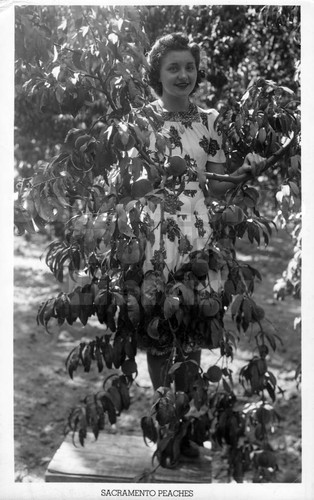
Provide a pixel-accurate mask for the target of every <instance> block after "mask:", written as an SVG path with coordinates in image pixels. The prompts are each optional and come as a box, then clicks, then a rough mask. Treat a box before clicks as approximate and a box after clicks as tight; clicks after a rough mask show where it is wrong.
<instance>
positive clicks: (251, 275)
mask: <svg viewBox="0 0 314 500" xmlns="http://www.w3.org/2000/svg"><path fill="white" fill-rule="evenodd" d="M54 14H55V8H53V7H43V8H37V7H36V8H35V7H19V8H17V9H16V59H17V84H18V85H19V91H20V94H19V96H18V98H19V97H20V96H21V94H22V95H23V96H24V99H25V96H26V98H28V99H29V100H31V101H32V103H33V105H34V106H35V107H37V108H38V113H39V115H40V114H42V113H48V116H50V117H51V116H54V117H55V120H56V122H55V123H56V124H58V123H59V122H60V130H59V131H58V133H59V134H60V133H61V131H63V130H64V133H63V137H62V141H59V142H58V141H57V144H56V145H54V155H53V156H52V157H49V155H48V156H47V157H46V156H45V155H44V154H43V159H42V161H40V160H38V157H36V162H35V171H34V174H33V175H31V176H30V177H25V176H21V177H20V178H19V179H18V180H17V182H16V193H17V196H16V202H15V207H14V213H15V228H16V232H17V233H18V234H19V235H23V234H25V233H30V234H31V233H32V232H34V231H38V230H45V228H47V227H48V226H52V225H56V224H57V223H59V224H60V223H61V224H62V228H63V230H62V234H61V236H59V237H58V238H56V239H55V240H54V241H52V242H51V243H50V244H49V245H48V248H47V250H46V256H45V261H46V264H47V266H48V267H49V269H50V271H51V272H52V273H53V275H54V276H55V278H56V279H57V280H58V281H60V282H62V281H63V280H64V279H66V278H67V277H68V276H70V277H71V278H72V280H73V281H74V286H73V288H71V289H70V290H69V291H68V292H60V293H59V294H58V295H57V296H56V297H46V298H44V300H43V302H42V304H41V305H40V306H39V310H38V314H37V322H38V324H40V325H42V326H43V327H44V328H45V329H46V330H47V331H48V332H49V324H50V322H53V321H55V322H57V323H58V324H59V325H62V324H64V323H65V324H66V323H68V324H69V325H72V324H74V323H75V322H80V323H81V324H82V325H84V326H86V325H88V322H89V321H90V319H91V318H96V319H97V320H98V322H99V324H100V328H101V330H103V332H102V335H100V336H97V337H96V338H94V339H91V340H89V341H87V340H85V341H82V342H80V343H79V344H78V345H77V346H76V347H75V348H74V349H73V350H72V351H71V352H70V353H69V354H68V356H67V359H66V369H67V372H68V374H69V376H70V377H71V378H72V377H73V376H74V374H75V372H76V371H77V370H83V371H84V372H89V371H90V369H91V366H92V365H95V366H96V367H97V369H98V371H99V374H100V376H102V375H104V383H103V390H101V391H100V392H98V393H96V394H93V395H89V396H86V397H85V399H84V400H83V402H82V403H81V404H78V405H77V406H76V407H75V408H74V409H73V410H72V411H71V412H70V414H69V418H68V430H69V431H70V432H73V436H76V435H78V438H79V442H80V443H81V444H82V445H84V441H85V438H86V436H87V431H88V429H91V430H92V432H93V433H94V435H95V437H96V438H97V436H98V434H99V431H101V430H103V429H104V428H105V426H106V425H107V424H108V422H109V423H111V424H113V423H115V422H116V419H117V416H118V415H119V414H120V413H121V412H122V411H125V410H127V409H128V408H129V407H130V403H131V398H130V392H129V390H130V387H131V385H132V384H133V383H134V380H135V379H136V376H137V371H138V369H137V361H136V356H137V352H138V348H139V346H140V347H143V343H144V344H145V342H148V343H149V344H150V345H154V343H156V342H158V343H164V345H166V346H167V347H169V349H170V354H169V362H168V366H167V370H166V371H165V372H164V373H163V377H164V385H163V386H162V387H160V388H159V389H158V390H157V391H156V393H155V395H154V402H153V406H152V408H151V413H150V414H149V415H143V416H142V420H141V427H142V431H143V436H144V439H145V441H146V442H149V441H152V442H154V443H156V448H155V452H154V459H156V460H157V463H158V464H159V465H161V466H163V467H175V466H176V465H177V463H178V461H179V457H180V443H181V441H182V439H183V438H184V437H188V438H189V439H191V440H192V441H194V442H196V443H197V444H198V445H200V446H202V445H203V443H204V442H205V441H208V440H211V441H212V442H215V443H216V444H217V445H218V446H223V445H226V447H227V449H228V461H229V472H230V476H231V477H233V478H234V479H235V480H236V481H239V482H241V481H242V480H243V477H244V474H245V473H246V472H247V471H248V470H250V469H252V468H253V469H254V471H255V476H254V477H255V480H256V481H262V480H265V478H266V479H267V478H268V479H269V476H267V471H269V469H271V470H273V471H275V470H276V468H277V463H276V456H275V454H274V452H273V451H272V450H271V447H270V445H269V436H270V435H271V433H272V432H273V429H274V428H275V427H276V424H277V423H278V418H279V416H278V414H277V412H276V410H275V408H274V403H275V401H276V398H277V395H278V393H280V392H281V391H282V390H281V388H280V387H278V385H277V380H276V377H275V375H274V374H273V373H272V372H271V370H270V369H269V360H270V357H271V352H272V351H275V350H276V348H277V345H278V342H281V339H280V337H279V336H278V334H277V333H276V331H275V329H274V328H272V327H271V325H270V324H269V322H268V321H267V319H266V318H265V312H264V309H263V307H262V304H258V303H257V302H256V300H255V298H254V289H255V285H256V282H258V281H259V280H261V275H260V272H259V270H258V269H256V268H254V267H252V266H251V265H248V264H244V263H241V262H240V261H238V260H237V254H236V244H237V241H238V240H241V239H245V238H248V240H249V241H250V242H251V244H252V245H260V244H265V245H268V243H269V241H270V239H271V236H272V233H273V231H275V230H276V225H275V223H274V221H273V220H271V219H270V218H269V216H267V211H266V210H265V200H266V202H267V203H268V202H269V189H268V186H269V185H271V186H272V190H271V191H272V192H273V195H274V197H275V198H276V200H277V203H278V207H277V212H278V213H279V216H280V217H281V218H282V219H283V220H285V221H288V222H289V223H290V222H291V220H297V214H298V212H299V198H300V117H299V107H298V102H297V98H296V96H295V95H294V92H293V91H292V90H290V88H289V87H287V86H285V85H279V84H277V83H276V82H274V81H273V80H271V79H265V78H263V77H261V76H259V77H256V78H255V79H253V80H252V81H251V82H250V85H249V86H248V88H247V89H243V93H242V96H241V97H240V98H236V96H230V99H226V100H225V102H224V104H223V105H222V106H221V107H220V113H219V116H218V118H217V122H216V127H217V129H218V130H219V131H220V133H221V134H222V137H223V143H224V149H225V152H226V156H227V171H228V172H229V174H230V173H231V172H232V171H233V170H234V168H235V167H236V166H237V165H238V164H239V163H240V162H241V161H242V160H243V158H244V157H245V155H246V154H247V153H249V152H256V153H259V154H261V155H262V156H264V157H265V158H266V163H265V165H264V166H263V169H260V170H259V171H258V172H255V176H252V177H247V176H245V175H244V176H242V177H241V178H239V179H237V184H235V186H234V188H232V189H230V191H229V192H228V193H227V196H226V197H225V199H224V200H223V201H221V200H220V201H215V200H209V201H208V212H209V216H210V224H211V227H212V238H211V241H210V245H209V247H208V248H207V249H206V251H205V250H204V251H198V252H191V248H190V242H189V235H185V234H182V233H181V232H180V230H179V227H178V226H177V225H176V223H175V219H174V218H172V217H171V216H170V217H168V216H165V212H167V213H168V214H169V213H170V214H171V215H176V214H177V213H179V211H180V201H179V199H178V196H179V194H180V193H181V192H182V190H183V189H184V185H185V182H186V181H187V180H188V178H189V175H190V174H193V169H194V167H193V165H191V164H189V162H188V161H186V160H187V159H186V158H180V157H172V156H171V155H170V156H169V155H168V154H167V151H169V148H170V150H171V140H170V137H168V136H167V134H166V135H165V134H164V133H163V132H162V131H161V127H162V117H161V116H160V115H158V114H156V113H155V112H153V111H152V110H151V108H147V107H146V106H145V105H146V104H147V103H148V102H150V100H151V99H152V96H151V94H150V90H149V88H148V86H147V84H146V82H145V78H144V74H145V73H144V72H145V67H146V65H147V62H146V58H145V53H146V52H147V50H148V49H149V45H150V41H149V39H148V37H147V34H146V33H145V29H144V28H145V25H144V24H143V19H145V16H146V17H147V15H148V14H149V11H148V7H138V8H134V7H128V6H124V7H122V6H117V7H106V8H105V7H93V8H92V7H84V8H83V7H67V6H63V7H60V8H59V11H58V17H57V18H55V16H54ZM200 43H201V44H202V42H200ZM208 50H209V49H208V44H207V41H206V40H205V41H204V43H203V51H204V53H205V54H206V53H207V56H208V57H210V54H209V53H208ZM206 51H207V52H206ZM40 116H41V115H40ZM42 116H44V115H42ZM25 119H26V118H25ZM43 122H44V120H43ZM151 137H153V141H154V144H155V149H154V151H151V150H150V138H151ZM211 178H214V179H215V180H218V181H219V180H225V179H226V178H230V180H232V177H229V176H228V177H225V176H219V175H214V174H208V179H207V182H210V181H211ZM266 191H267V193H268V198H267V199H266V198H265V196H264V195H265V192H266ZM158 205H160V206H161V207H162V211H161V213H162V217H161V220H160V223H159V226H158V230H159V231H160V234H161V244H160V249H159V250H158V251H157V252H156V253H155V255H154V259H153V267H154V269H153V270H152V271H150V272H147V273H145V274H144V273H143V270H142V264H143V259H144V254H145V244H146V242H147V241H150V242H152V241H153V240H154V231H155V229H156V228H155V227H154V221H153V220H152V218H151V217H150V216H149V213H147V211H145V207H149V209H150V210H152V211H154V210H155V208H156V207H157V206H158ZM202 224H203V221H202V220H201V219H199V220H198V230H199V232H200V234H201V231H202ZM175 237H177V238H178V251H179V252H180V253H181V254H182V255H184V254H188V256H189V262H188V263H187V264H184V265H183V266H181V267H180V268H179V269H176V271H175V272H172V273H170V274H169V278H168V279H167V280H165V279H164V275H163V270H164V267H165V253H164V251H165V250H164V242H165V240H166V238H169V239H173V238H175ZM209 270H214V271H220V273H221V276H222V277H223V283H224V286H223V290H222V291H221V292H219V293H217V292H214V291H213V290H212V291H211V292H208V293H205V294H204V295H203V296H202V297H201V298H200V297H199V296H198V295H197V293H196V290H197V289H198V287H199V286H200V285H201V286H202V285H204V284H206V279H207V278H206V276H207V275H208V271H209ZM79 272H84V273H85V275H86V276H87V277H89V282H88V283H87V284H85V285H84V286H80V285H78V284H75V280H76V276H77V274H78V273H79ZM227 314H231V317H232V320H233V322H234V330H231V329H229V328H227V327H226V326H225V317H226V315H227ZM101 330H100V331H101ZM191 331H193V332H196V333H195V335H196V336H197V340H198V342H199V343H200V344H201V345H202V346H203V348H204V349H209V350H212V351H214V352H215V353H218V355H219V359H218V361H216V362H215V363H214V364H213V365H211V366H206V367H205V366H198V365H197V364H195V363H194V362H192V361H188V360H187V359H186V353H185V352H184V350H183V348H182V345H183V343H184V342H185V341H186V338H187V337H188V335H189V332H191ZM248 331H250V332H251V334H252V339H253V341H252V357H251V359H250V360H249V361H248V363H247V364H246V365H245V366H243V367H242V368H241V370H240V374H239V382H240V386H242V387H243V390H242V391H240V390H239V387H238V384H236V383H235V381H234V377H233V371H232V368H231V367H232V360H233V358H234V356H235V349H236V347H237V345H238V344H241V338H242V337H243V336H244V334H245V333H246V332H248ZM143 339H145V340H144V341H143ZM144 347H145V345H144ZM108 374H109V375H108ZM177 377H180V379H181V381H183V384H184V391H176V378H177Z"/></svg>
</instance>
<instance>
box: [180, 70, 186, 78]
mask: <svg viewBox="0 0 314 500" xmlns="http://www.w3.org/2000/svg"><path fill="white" fill-rule="evenodd" d="M179 78H180V80H185V79H187V72H186V69H185V68H181V69H180V71H179Z"/></svg>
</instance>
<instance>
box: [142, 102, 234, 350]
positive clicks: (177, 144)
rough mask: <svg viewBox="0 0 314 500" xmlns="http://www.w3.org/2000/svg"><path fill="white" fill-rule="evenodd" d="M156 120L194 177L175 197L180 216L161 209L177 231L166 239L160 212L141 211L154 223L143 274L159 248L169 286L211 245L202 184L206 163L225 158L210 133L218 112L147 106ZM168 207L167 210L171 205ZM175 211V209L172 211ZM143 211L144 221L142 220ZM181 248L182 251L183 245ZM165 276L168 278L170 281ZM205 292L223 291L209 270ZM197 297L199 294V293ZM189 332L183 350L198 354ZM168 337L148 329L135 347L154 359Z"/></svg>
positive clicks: (166, 344) (216, 273)
mask: <svg viewBox="0 0 314 500" xmlns="http://www.w3.org/2000/svg"><path fill="white" fill-rule="evenodd" d="M150 106H152V107H153V109H154V111H156V112H157V113H158V114H159V116H161V123H162V126H161V129H160V130H159V132H161V133H162V134H164V135H165V136H166V137H168V139H170V141H171V146H172V148H171V154H172V156H180V157H183V158H184V159H185V161H186V163H187V166H188V167H190V168H188V172H191V171H192V172H193V175H192V176H191V175H189V176H188V179H185V181H186V182H185V186H184V190H183V191H182V192H181V193H180V194H179V196H178V200H179V205H180V208H179V210H172V209H171V206H170V208H167V204H166V206H165V208H164V214H163V217H164V219H165V220H166V221H167V224H168V228H169V225H170V226H171V224H173V227H175V228H176V230H175V231H173V232H172V233H171V231H170V232H167V234H166V235H164V236H161V230H160V220H161V216H162V213H161V207H160V205H157V208H156V209H155V210H154V211H151V210H150V209H149V208H148V207H146V209H145V211H146V213H147V214H148V215H149V217H150V219H152V220H153V222H154V228H155V230H154V238H153V241H152V242H150V241H148V242H147V244H146V250H145V257H144V263H143V271H144V273H145V274H146V273H148V274H149V271H151V272H152V273H153V272H154V268H155V267H154V265H155V262H156V261H155V257H156V253H158V252H160V249H161V244H160V243H161V238H162V248H163V257H164V260H163V262H164V264H165V266H164V269H163V275H164V276H163V281H164V282H167V280H168V282H169V281H171V274H172V275H175V274H176V273H177V272H178V271H179V270H180V269H182V268H183V267H182V266H184V265H185V264H188V263H189V262H191V255H193V253H194V252H195V251H202V250H205V251H206V248H209V247H210V246H211V245H212V239H211V236H212V229H211V227H210V223H209V212H208V208H207V207H206V204H205V196H204V192H203V189H202V188H201V185H202V183H204V181H205V175H204V173H205V168H206V163H207V162H208V161H210V162H216V163H224V162H225V154H224V151H223V149H222V140H221V137H220V135H219V133H218V132H217V131H216V130H215V126H214V123H215V120H216V118H217V115H218V112H217V111H216V110H213V109H210V110H206V111H205V110H203V109H201V108H200V107H198V106H196V105H195V104H193V103H190V106H189V109H188V110H187V111H185V112H168V111H166V110H164V109H163V108H162V107H161V106H160V104H159V103H158V101H155V102H154V103H152V104H150ZM150 150H151V151H156V136H155V134H153V133H152V134H151V138H150ZM170 205H171V204H170ZM176 208H178V206H177V207H176ZM145 211H144V216H145ZM182 243H183V245H182ZM169 275H170V276H169ZM204 289H206V290H207V291H209V292H210V293H212V292H214V293H217V294H219V293H220V292H221V291H222V289H223V285H222V278H221V273H220V271H214V270H211V269H210V270H209V271H208V279H207V280H206V286H204ZM200 293H202V290H200ZM195 337H197V335H195V334H194V333H193V332H189V333H188V335H187V336H186V338H185V340H184V342H183V343H184V350H185V351H187V352H188V351H190V350H197V349H199V348H201V347H204V345H200V343H198V342H197V341H195ZM170 341H171V336H170V338H169V337H168V338H167V335H166V336H163V337H162V338H161V339H160V341H158V340H153V339H151V338H150V337H149V336H148V335H147V329H146V328H144V329H143V330H142V335H141V342H140V345H141V347H143V348H144V349H146V350H147V351H149V352H151V353H152V354H155V355H161V354H165V353H167V352H169V350H170V348H171V343H170Z"/></svg>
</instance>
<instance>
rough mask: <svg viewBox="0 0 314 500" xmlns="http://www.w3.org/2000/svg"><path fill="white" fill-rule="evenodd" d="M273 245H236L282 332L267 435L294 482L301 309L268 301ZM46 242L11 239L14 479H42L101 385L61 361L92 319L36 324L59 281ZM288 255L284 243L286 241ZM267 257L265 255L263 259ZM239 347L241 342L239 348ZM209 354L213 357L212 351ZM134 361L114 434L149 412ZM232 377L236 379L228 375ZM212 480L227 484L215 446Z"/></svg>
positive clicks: (280, 265) (90, 329) (243, 356)
mask: <svg viewBox="0 0 314 500" xmlns="http://www.w3.org/2000/svg"><path fill="white" fill-rule="evenodd" d="M275 245H276V246H275V247H272V248H269V249H268V250H267V251H264V250H260V251H259V252H255V254H254V255H255V256H254V258H252V257H248V253H247V249H246V248H243V252H244V253H243V258H244V259H250V262H251V263H252V264H254V263H255V262H254V261H255V260H258V265H257V267H258V268H259V270H260V271H261V272H262V275H263V282H262V284H261V285H260V286H259V287H258V291H257V294H256V295H257V296H258V298H259V300H260V301H261V303H263V305H264V307H265V309H266V312H267V316H268V317H269V319H270V320H272V321H274V323H275V324H276V327H277V328H278V331H279V333H280V335H281V337H282V338H283V341H284V345H283V346H279V347H278V350H277V352H276V353H275V355H274V356H273V357H272V363H271V368H272V371H273V372H274V373H275V375H276V377H277V378H278V384H279V385H280V386H281V387H282V388H284V389H285V393H284V396H283V398H281V399H278V402H277V407H278V412H279V413H280V414H281V415H282V416H283V417H284V418H283V420H282V422H281V426H280V428H279V429H278V431H277V432H276V436H274V440H273V443H272V444H273V447H274V448H275V449H276V450H277V451H278V454H279V466H280V471H279V473H278V476H277V481H278V482H299V481H300V480H301V477H300V474H301V421H300V419H301V401H300V392H299V391H298V389H297V387H296V383H295V380H294V374H295V369H296V366H297V364H298V363H299V361H300V356H301V345H300V333H299V332H298V331H294V329H293V320H294V318H295V316H297V315H299V314H300V304H299V303H297V302H295V301H293V300H292V299H289V298H288V299H287V300H286V301H284V302H275V301H274V300H273V299H272V283H273V280H274V277H275V278H276V277H279V276H280V274H281V272H282V270H283V269H284V266H285V259H283V255H282V251H280V250H278V249H282V248H283V247H282V241H281V240H280V238H278V239H277V241H276V240H275ZM44 248H45V240H44V238H42V237H40V236H36V238H33V239H32V240H31V241H26V240H25V239H24V238H22V237H20V238H16V240H15V262H14V264H15V290H14V291H15V298H14V300H15V310H14V398H15V409H14V414H15V480H16V481H28V482H43V481H44V474H45V470H46V467H47V464H48V463H49V461H50V460H51V458H52V456H53V454H54V453H55V451H56V450H57V448H58V447H59V446H60V444H61V442H62V440H63V429H64V425H65V421H66V417H67V414H68V412H69V410H70V408H71V407H72V406H74V405H75V404H77V403H78V402H79V400H80V398H82V397H83V396H85V395H86V394H88V393H89V392H95V391H96V390H97V389H98V388H100V387H101V383H102V380H103V378H104V377H105V376H106V373H104V374H103V375H102V377H101V379H100V377H99V376H98V373H96V371H91V373H89V374H84V373H83V372H78V373H77V375H75V377H74V380H73V381H72V380H71V379H70V378H69V376H68V375H67V373H66V370H65V365H64V362H65V359H66V356H67V354H68V353H69V351H70V350H71V349H72V348H73V347H74V346H75V345H77V343H78V342H79V341H80V340H81V339H82V337H87V338H89V339H92V338H94V336H95V335H102V333H103V330H100V329H99V328H98V326H97V323H96V322H95V323H93V324H91V325H87V326H86V327H82V326H81V325H80V324H77V325H75V326H72V327H69V326H68V325H66V326H63V327H61V329H58V327H57V326H55V327H54V328H52V331H53V332H54V333H53V334H52V335H51V336H49V335H48V334H46V333H45V332H44V331H43V329H42V328H41V327H38V326H37V324H36V312H37V308H38V305H39V304H40V303H41V302H42V301H43V300H44V298H47V297H50V296H55V295H56V294H57V293H58V292H59V291H60V286H59V284H57V283H56V281H55V280H54V278H53V276H51V274H50V272H49V270H48V268H47V267H46V266H45V264H44V262H43V261H41V260H40V255H41V254H42V252H43V250H44ZM284 248H285V249H286V255H285V257H288V254H289V252H290V251H291V249H290V248H289V246H287V245H286V244H285V247H284ZM270 257H271V258H270ZM242 346H243V347H242ZM247 347H248V339H245V341H244V343H243V344H241V351H240V350H239V352H238V353H237V354H236V361H235V362H234V363H233V367H232V369H233V370H234V373H235V374H236V372H237V370H238V368H239V366H240V365H241V363H242V365H243V360H247V359H248V358H249V357H251V354H250V353H249V351H248V350H247ZM212 356H213V354H210V353H204V354H203V365H204V366H206V365H207V364H208V365H209V364H212ZM214 356H215V355H214ZM137 362H138V366H139V376H138V385H134V387H133V389H132V393H131V396H132V404H131V408H130V409H129V411H128V412H126V413H124V414H123V415H122V416H121V417H120V418H119V421H118V423H117V426H116V429H115V430H114V431H115V432H122V433H136V434H141V430H140V423H139V420H140V415H141V414H143V411H145V409H147V410H149V408H150V404H151V400H152V395H153V391H152V389H151V386H150V381H149V377H148V373H147V369H146V360H145V355H144V353H139V355H138V356H137ZM235 378H236V377H235ZM214 457H215V459H214V460H213V463H214V470H213V482H226V480H227V479H226V464H224V463H223V462H222V459H221V458H219V457H220V452H218V451H217V452H216V451H215V452H214Z"/></svg>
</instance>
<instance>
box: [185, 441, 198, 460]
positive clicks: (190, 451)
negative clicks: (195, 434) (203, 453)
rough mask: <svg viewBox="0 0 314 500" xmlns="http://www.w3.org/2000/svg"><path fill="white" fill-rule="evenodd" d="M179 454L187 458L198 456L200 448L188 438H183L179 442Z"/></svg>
mask: <svg viewBox="0 0 314 500" xmlns="http://www.w3.org/2000/svg"><path fill="white" fill-rule="evenodd" d="M180 450H181V455H184V456H185V457H188V458H197V457H199V456H200V450H199V447H198V446H197V444H196V443H194V442H193V441H190V440H189V439H184V440H183V441H182V443H181V448H180Z"/></svg>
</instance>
